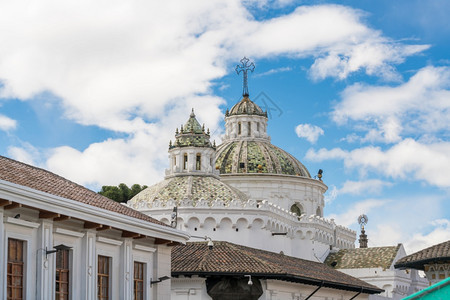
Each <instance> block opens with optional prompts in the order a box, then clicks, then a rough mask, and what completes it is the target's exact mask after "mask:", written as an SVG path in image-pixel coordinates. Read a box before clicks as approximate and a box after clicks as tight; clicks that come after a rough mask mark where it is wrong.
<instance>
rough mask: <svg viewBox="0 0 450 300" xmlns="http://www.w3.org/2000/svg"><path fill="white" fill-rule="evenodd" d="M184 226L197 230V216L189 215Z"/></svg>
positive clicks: (198, 222)
mask: <svg viewBox="0 0 450 300" xmlns="http://www.w3.org/2000/svg"><path fill="white" fill-rule="evenodd" d="M186 227H187V228H191V229H194V231H197V229H198V228H199V227H200V220H199V219H198V218H197V217H190V218H189V220H188V221H187V223H186Z"/></svg>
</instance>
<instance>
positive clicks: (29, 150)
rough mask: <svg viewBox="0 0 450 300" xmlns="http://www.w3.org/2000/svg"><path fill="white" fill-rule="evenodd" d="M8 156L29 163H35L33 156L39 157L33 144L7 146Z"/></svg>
mask: <svg viewBox="0 0 450 300" xmlns="http://www.w3.org/2000/svg"><path fill="white" fill-rule="evenodd" d="M8 156H9V157H11V158H12V159H15V160H18V161H21V162H23V163H26V164H29V165H37V164H38V162H37V161H36V160H35V158H36V157H39V153H38V151H37V149H36V148H34V147H33V146H31V145H29V144H25V145H24V146H23V147H9V148H8Z"/></svg>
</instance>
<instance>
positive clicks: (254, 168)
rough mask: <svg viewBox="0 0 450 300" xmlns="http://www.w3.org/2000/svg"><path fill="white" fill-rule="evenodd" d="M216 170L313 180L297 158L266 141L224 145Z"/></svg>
mask: <svg viewBox="0 0 450 300" xmlns="http://www.w3.org/2000/svg"><path fill="white" fill-rule="evenodd" d="M216 169H219V171H220V174H236V173H269V174H285V175H297V176H302V177H308V178H311V175H310V174H309V172H308V169H306V167H305V166H304V165H303V164H302V163H301V162H299V161H298V160H297V159H296V158H295V157H293V156H292V155H290V154H289V153H287V152H286V151H284V150H282V149H280V148H278V147H276V146H274V145H272V144H270V142H265V141H248V140H242V141H230V142H225V143H223V144H222V145H220V146H219V147H218V148H217V151H216Z"/></svg>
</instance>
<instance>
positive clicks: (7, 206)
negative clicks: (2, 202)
mask: <svg viewBox="0 0 450 300" xmlns="http://www.w3.org/2000/svg"><path fill="white" fill-rule="evenodd" d="M19 207H22V204H20V203H11V204H9V205H6V206H5V207H4V209H13V208H19Z"/></svg>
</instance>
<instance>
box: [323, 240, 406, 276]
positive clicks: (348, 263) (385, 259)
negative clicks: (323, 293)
mask: <svg viewBox="0 0 450 300" xmlns="http://www.w3.org/2000/svg"><path fill="white" fill-rule="evenodd" d="M400 247H401V244H398V245H397V246H390V247H370V248H355V249H341V250H339V251H338V252H336V253H331V254H329V255H328V257H327V259H326V260H325V263H326V264H327V265H329V266H331V267H333V268H335V269H364V268H383V269H384V270H386V269H389V268H390V267H391V265H392V263H393V262H394V259H395V257H396V256H397V253H398V250H399V249H400Z"/></svg>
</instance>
